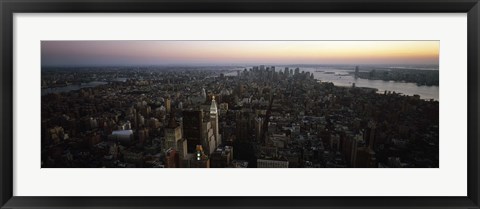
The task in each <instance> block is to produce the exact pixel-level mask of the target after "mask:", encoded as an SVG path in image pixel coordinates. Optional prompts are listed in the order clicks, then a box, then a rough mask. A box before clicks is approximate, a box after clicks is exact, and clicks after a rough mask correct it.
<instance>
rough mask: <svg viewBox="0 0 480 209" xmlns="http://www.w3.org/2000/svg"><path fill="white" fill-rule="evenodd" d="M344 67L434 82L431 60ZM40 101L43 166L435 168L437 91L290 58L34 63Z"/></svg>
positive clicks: (437, 148) (354, 70)
mask: <svg viewBox="0 0 480 209" xmlns="http://www.w3.org/2000/svg"><path fill="white" fill-rule="evenodd" d="M233 68H236V69H235V70H232V69H233ZM345 68H346V69H348V70H350V72H351V73H349V74H347V75H341V76H351V77H354V78H355V79H362V78H366V76H367V77H368V76H370V77H371V79H392V81H395V80H397V79H403V80H405V81H407V82H408V81H412V82H417V81H418V82H420V83H422V85H424V84H426V85H438V70H437V71H436V74H435V72H428V75H426V74H425V72H424V71H416V70H413V69H408V70H407V71H402V72H401V73H397V71H400V70H399V69H397V70H392V71H388V72H389V73H383V71H380V70H376V71H375V72H374V73H373V74H372V73H371V71H370V70H371V68H368V67H362V66H357V65H352V66H347V67H345ZM380 68H382V67H379V68H378V69H380ZM364 69H365V70H364ZM382 69H384V70H385V69H386V68H385V67H384V68H382ZM315 73H325V74H328V73H329V72H315ZM377 74H378V75H377ZM372 76H373V77H372ZM435 76H437V77H436V78H435ZM405 78H408V79H405ZM366 79H369V78H366ZM411 79H413V80H411ZM436 82H437V83H436ZM41 103H42V105H41V119H42V121H41V122H42V127H41V130H42V148H41V149H42V167H43V168H70V167H75V168H101V167H105V168H138V167H141V168H257V167H258V168H367V167H368V168H403V167H420V168H438V167H439V102H438V101H437V100H434V99H424V98H421V97H420V96H419V95H404V94H401V93H398V92H393V91H382V92H379V91H377V89H374V88H366V87H357V86H356V85H355V83H352V84H351V85H350V86H338V85H334V84H333V83H332V82H329V81H322V80H319V79H317V78H315V76H314V72H310V71H307V72H306V71H304V70H303V69H302V67H301V66H300V67H297V66H296V65H291V66H287V65H281V66H270V65H259V66H252V67H242V69H238V68H237V67H228V66H227V67H218V66H217V67H175V66H173V67H168V66H167V67H155V66H153V67H52V68H48V67H44V68H42V101H41Z"/></svg>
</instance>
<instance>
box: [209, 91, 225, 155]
mask: <svg viewBox="0 0 480 209" xmlns="http://www.w3.org/2000/svg"><path fill="white" fill-rule="evenodd" d="M218 116H219V115H218V109H217V102H215V96H212V104H211V105H210V122H211V124H212V128H213V134H214V136H215V141H216V142H217V143H216V145H217V146H218V145H220V144H221V143H222V142H221V139H220V134H219V133H218V129H219V127H218Z"/></svg>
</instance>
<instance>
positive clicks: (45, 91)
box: [42, 81, 108, 96]
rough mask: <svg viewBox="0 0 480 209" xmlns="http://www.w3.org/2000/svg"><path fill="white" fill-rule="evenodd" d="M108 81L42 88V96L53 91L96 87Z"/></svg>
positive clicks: (59, 91)
mask: <svg viewBox="0 0 480 209" xmlns="http://www.w3.org/2000/svg"><path fill="white" fill-rule="evenodd" d="M107 83H108V82H103V81H92V82H89V83H82V84H81V85H68V86H62V87H56V88H46V89H42V96H43V95H47V94H53V93H63V92H69V91H75V90H79V89H82V88H89V87H96V86H100V85H105V84H107Z"/></svg>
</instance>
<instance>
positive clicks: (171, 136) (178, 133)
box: [164, 114, 182, 150]
mask: <svg viewBox="0 0 480 209" xmlns="http://www.w3.org/2000/svg"><path fill="white" fill-rule="evenodd" d="M180 139H182V130H181V127H180V126H179V125H178V124H177V122H176V121H175V117H174V114H171V115H170V122H169V123H168V126H167V127H165V144H164V149H169V148H173V149H175V150H178V147H177V144H178V141H179V140H180Z"/></svg>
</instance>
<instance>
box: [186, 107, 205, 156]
mask: <svg viewBox="0 0 480 209" xmlns="http://www.w3.org/2000/svg"><path fill="white" fill-rule="evenodd" d="M182 114H183V136H184V138H185V139H186V140H187V152H188V153H195V150H196V147H197V145H201V144H202V128H203V127H202V126H203V111H202V110H185V111H183V112H182Z"/></svg>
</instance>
